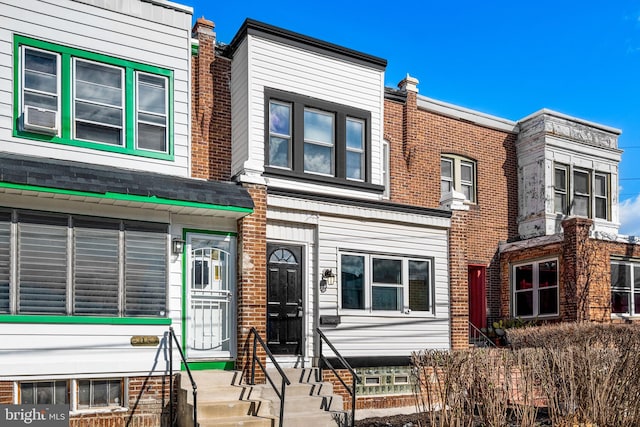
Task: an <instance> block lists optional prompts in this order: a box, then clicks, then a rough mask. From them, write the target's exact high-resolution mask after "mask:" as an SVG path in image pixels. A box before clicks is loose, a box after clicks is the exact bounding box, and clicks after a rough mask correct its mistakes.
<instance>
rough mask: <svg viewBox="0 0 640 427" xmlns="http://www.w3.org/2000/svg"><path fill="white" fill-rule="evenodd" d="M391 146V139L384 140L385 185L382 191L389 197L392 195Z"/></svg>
mask: <svg viewBox="0 0 640 427" xmlns="http://www.w3.org/2000/svg"><path fill="white" fill-rule="evenodd" d="M390 155H391V152H390V146H389V141H387V140H386V139H385V140H383V141H382V171H381V174H382V185H384V192H383V193H382V197H383V198H385V199H388V198H389V197H390V195H391V180H390V174H389V171H390V169H389V165H390Z"/></svg>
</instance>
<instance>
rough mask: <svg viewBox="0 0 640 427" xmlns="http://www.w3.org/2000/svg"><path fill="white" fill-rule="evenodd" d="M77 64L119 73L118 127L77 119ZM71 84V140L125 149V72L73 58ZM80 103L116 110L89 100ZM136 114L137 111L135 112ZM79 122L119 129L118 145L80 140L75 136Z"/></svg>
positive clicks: (87, 60) (107, 65)
mask: <svg viewBox="0 0 640 427" xmlns="http://www.w3.org/2000/svg"><path fill="white" fill-rule="evenodd" d="M78 62H86V63H89V64H96V65H97V66H100V67H104V68H113V69H115V70H118V71H119V72H120V78H121V82H122V88H121V90H120V107H119V108H120V111H122V119H121V121H120V126H115V125H111V124H107V123H100V122H93V121H90V120H85V119H78V118H77V114H76V102H77V101H78V98H77V88H76V84H77V82H78V79H77V76H76V66H77V64H78ZM71 75H72V78H71V80H72V81H71V83H72V86H73V94H72V96H71V115H72V117H71V132H72V135H73V138H74V139H76V140H78V141H88V142H92V143H96V144H104V145H107V146H117V147H125V146H126V142H127V126H126V122H127V105H126V100H125V92H126V88H127V82H126V75H125V70H124V68H122V67H118V66H115V65H111V64H105V63H104V62H98V61H91V60H89V59H85V58H77V57H73V60H72V61H71ZM80 102H89V103H92V104H94V105H99V106H104V107H107V108H118V107H116V106H114V105H108V104H102V103H99V102H94V101H91V100H80ZM136 112H137V111H136ZM136 119H137V117H136ZM77 121H80V122H82V123H89V124H95V125H98V126H104V127H108V128H113V129H121V132H122V134H121V137H120V143H119V144H109V143H108V142H104V141H94V140H91V139H82V138H79V137H78V136H77V134H76V122H77Z"/></svg>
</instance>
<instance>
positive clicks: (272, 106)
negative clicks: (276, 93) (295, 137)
mask: <svg viewBox="0 0 640 427" xmlns="http://www.w3.org/2000/svg"><path fill="white" fill-rule="evenodd" d="M269 132H270V133H277V134H280V135H286V136H291V105H289V104H281V103H279V102H273V101H271V102H270V103H269Z"/></svg>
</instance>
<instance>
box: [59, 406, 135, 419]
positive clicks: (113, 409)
mask: <svg viewBox="0 0 640 427" xmlns="http://www.w3.org/2000/svg"><path fill="white" fill-rule="evenodd" d="M125 412H129V408H124V407H122V406H107V407H103V408H86V409H76V410H74V411H69V416H72V417H74V416H76V417H77V416H82V415H89V414H121V413H125Z"/></svg>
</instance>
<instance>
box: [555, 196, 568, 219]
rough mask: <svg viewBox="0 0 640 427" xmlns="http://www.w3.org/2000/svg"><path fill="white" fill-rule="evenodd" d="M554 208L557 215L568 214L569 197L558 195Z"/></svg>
mask: <svg viewBox="0 0 640 427" xmlns="http://www.w3.org/2000/svg"><path fill="white" fill-rule="evenodd" d="M554 203H555V204H554V208H555V212H556V213H560V214H564V213H566V208H565V207H566V206H567V195H566V194H558V193H556V195H555V199H554Z"/></svg>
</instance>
